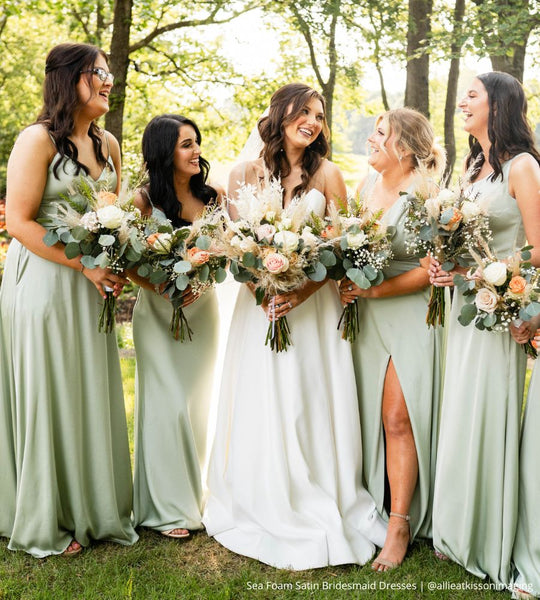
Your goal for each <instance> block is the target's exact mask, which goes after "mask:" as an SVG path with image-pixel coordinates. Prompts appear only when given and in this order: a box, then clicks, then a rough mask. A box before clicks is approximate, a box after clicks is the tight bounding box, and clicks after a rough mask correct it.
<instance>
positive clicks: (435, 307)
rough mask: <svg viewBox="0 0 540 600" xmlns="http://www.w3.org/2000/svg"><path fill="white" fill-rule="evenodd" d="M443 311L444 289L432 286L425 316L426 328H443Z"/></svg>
mask: <svg viewBox="0 0 540 600" xmlns="http://www.w3.org/2000/svg"><path fill="white" fill-rule="evenodd" d="M444 310H445V300H444V288H443V287H436V286H434V285H432V286H431V293H430V296H429V303H428V312H427V316H426V323H427V325H428V327H437V325H442V326H443V327H444Z"/></svg>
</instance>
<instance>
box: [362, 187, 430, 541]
mask: <svg viewBox="0 0 540 600" xmlns="http://www.w3.org/2000/svg"><path fill="white" fill-rule="evenodd" d="M374 183H375V180H374V179H372V180H371V181H370V182H368V185H372V184H374ZM406 213H407V208H406V200H405V196H402V197H400V198H399V199H398V200H397V201H396V202H395V203H394V204H393V205H392V206H391V207H390V208H389V209H388V211H387V212H386V214H385V215H384V221H385V222H386V224H387V225H388V226H392V227H394V228H395V234H394V236H393V238H392V250H393V254H394V256H393V259H392V260H391V262H390V264H389V265H388V266H387V267H386V268H385V270H384V275H385V278H386V279H389V278H391V277H396V276H398V275H400V274H402V273H406V272H408V271H410V270H412V269H415V268H416V267H418V266H419V262H418V257H417V256H411V255H410V254H408V253H407V250H406V247H405V240H406V232H405V230H404V220H405V217H406ZM428 300H429V289H428V288H426V289H423V290H419V291H417V292H414V293H411V294H405V295H402V296H393V297H388V298H359V299H358V300H357V302H358V304H359V307H358V308H359V314H360V332H359V334H358V337H357V339H356V341H355V342H354V344H353V348H352V350H353V359H354V365H355V372H356V382H357V383H356V385H357V390H358V401H359V407H360V424H361V428H362V447H363V452H364V459H363V475H364V479H365V482H366V485H367V489H368V491H369V492H370V494H371V495H372V496H373V498H374V499H375V502H376V503H377V509H378V511H379V513H381V514H386V510H385V506H384V500H385V473H386V457H385V440H384V430H383V423H382V395H383V387H384V380H385V376H386V371H387V368H388V363H389V361H390V359H392V362H393V363H394V367H395V369H396V372H397V375H398V379H399V382H400V384H401V389H402V391H403V395H404V397H405V403H406V405H407V410H408V413H409V419H410V421H411V426H412V430H413V435H414V440H415V445H416V454H417V457H418V481H417V485H416V488H415V491H414V495H413V498H412V502H411V507H410V510H409V513H410V516H411V530H412V533H413V535H414V536H420V537H431V512H432V501H433V493H432V492H433V482H434V477H435V457H436V445H437V419H438V412H439V393H440V374H441V354H442V353H441V344H442V329H441V328H436V329H433V328H428V327H427V325H426V313H427V304H428Z"/></svg>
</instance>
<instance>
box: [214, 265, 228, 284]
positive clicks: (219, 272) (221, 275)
mask: <svg viewBox="0 0 540 600" xmlns="http://www.w3.org/2000/svg"><path fill="white" fill-rule="evenodd" d="M226 278H227V271H226V270H225V269H224V268H223V267H218V268H217V269H216V272H215V275H214V279H215V280H216V283H223V282H224V281H225V279H226Z"/></svg>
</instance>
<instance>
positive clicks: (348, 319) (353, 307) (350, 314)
mask: <svg viewBox="0 0 540 600" xmlns="http://www.w3.org/2000/svg"><path fill="white" fill-rule="evenodd" d="M342 324H343V331H342V332H341V338H342V339H344V340H347V341H349V342H354V341H355V340H356V336H357V335H358V332H359V331H360V318H359V314H358V302H357V301H356V300H355V301H354V302H352V303H351V304H347V305H346V306H345V308H344V309H343V311H342V313H341V317H340V318H339V323H338V326H337V328H338V329H339V328H340V327H341V325H342Z"/></svg>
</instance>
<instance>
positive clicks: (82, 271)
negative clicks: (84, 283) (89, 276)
mask: <svg viewBox="0 0 540 600" xmlns="http://www.w3.org/2000/svg"><path fill="white" fill-rule="evenodd" d="M81 273H84V265H83V264H82V263H81Z"/></svg>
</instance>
